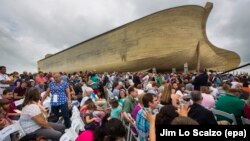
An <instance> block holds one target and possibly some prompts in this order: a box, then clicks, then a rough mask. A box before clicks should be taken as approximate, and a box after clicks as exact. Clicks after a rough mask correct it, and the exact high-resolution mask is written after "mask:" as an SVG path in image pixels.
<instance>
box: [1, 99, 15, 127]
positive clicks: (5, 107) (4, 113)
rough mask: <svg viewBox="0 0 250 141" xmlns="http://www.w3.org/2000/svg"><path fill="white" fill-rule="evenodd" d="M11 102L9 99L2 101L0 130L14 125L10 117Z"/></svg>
mask: <svg viewBox="0 0 250 141" xmlns="http://www.w3.org/2000/svg"><path fill="white" fill-rule="evenodd" d="M8 108H9V101H8V100H7V99H0V129H2V128H4V127H7V126H9V125H11V124H12V121H11V119H10V118H9V117H8V112H7V111H8Z"/></svg>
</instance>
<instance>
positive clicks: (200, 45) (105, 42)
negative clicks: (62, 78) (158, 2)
mask: <svg viewBox="0 0 250 141" xmlns="http://www.w3.org/2000/svg"><path fill="white" fill-rule="evenodd" d="M212 7H213V5H212V3H207V4H206V6H205V7H201V6H196V5H187V6H181V7H175V8H170V9H166V10H163V11H160V12H157V13H154V14H151V15H149V16H146V17H143V18H141V19H139V20H136V21H133V22H131V23H128V24H125V25H123V26H121V27H118V28H116V29H113V30H111V31H108V32H106V33H103V34H101V35H98V36H96V37H94V38H91V39H89V40H86V41H84V42H82V43H79V44H77V45H74V46H72V47H70V48H68V49H66V50H63V51H60V52H58V53H56V54H53V55H50V56H48V57H45V58H44V59H42V60H39V61H38V68H39V69H40V70H41V71H45V72H51V71H52V72H55V71H62V72H74V71H84V70H93V69H95V70H97V71H98V72H104V71H107V72H113V71H120V72H125V71H140V70H146V69H150V68H156V69H157V70H161V71H166V70H171V69H172V68H176V69H177V70H183V64H184V63H188V67H189V70H194V69H196V67H197V64H200V67H205V68H208V69H213V70H219V71H224V70H227V69H231V68H234V67H237V66H238V65H239V63H240V57H239V55H237V54H236V53H234V52H232V51H228V50H225V49H221V48H218V47H216V46H214V45H213V44H211V43H210V42H209V40H208V38H207V35H206V22H207V18H208V16H209V13H210V11H211V10H212Z"/></svg>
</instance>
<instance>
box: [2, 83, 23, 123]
mask: <svg viewBox="0 0 250 141" xmlns="http://www.w3.org/2000/svg"><path fill="white" fill-rule="evenodd" d="M3 99H6V100H7V101H8V102H9V107H8V117H9V118H10V119H12V120H18V119H19V117H20V113H16V112H15V110H16V109H17V107H16V105H15V102H14V98H13V92H12V90H11V89H10V88H7V89H5V90H4V91H3Z"/></svg>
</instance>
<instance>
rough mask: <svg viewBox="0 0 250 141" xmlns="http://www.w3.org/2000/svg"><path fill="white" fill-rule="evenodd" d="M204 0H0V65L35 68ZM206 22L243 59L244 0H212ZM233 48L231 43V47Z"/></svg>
mask: <svg viewBox="0 0 250 141" xmlns="http://www.w3.org/2000/svg"><path fill="white" fill-rule="evenodd" d="M206 2H207V1H205V0H200V1H197V0H186V1H185V0H183V1H173V0H164V1H163V0H154V1H152V0H105V1H104V0H84V1H83V0H74V1H68V0H60V1H57V0H37V1H34V0H24V1H15V0H1V1H0V42H1V44H0V49H1V55H0V65H2V64H3V65H6V66H7V67H8V72H12V71H14V70H17V71H19V72H21V71H23V70H30V71H33V72H34V71H36V68H37V67H36V63H37V61H38V60H40V59H42V58H43V57H44V56H45V55H46V54H47V53H55V52H58V51H60V50H62V49H65V48H68V47H70V46H72V45H74V44H77V43H79V42H82V41H84V40H86V39H89V38H92V37H94V36H97V35H99V34H101V33H103V32H106V31H109V30H111V29H113V28H116V27H118V26H121V25H123V24H126V23H128V22H131V21H133V20H136V19H139V18H141V17H143V16H146V15H148V14H151V13H154V12H157V11H160V10H163V9H167V8H171V7H176V6H181V5H201V6H205V4H206ZM211 2H213V3H214V8H213V10H212V12H211V13H210V16H209V18H208V24H207V34H208V38H209V40H210V41H211V42H212V43H213V44H215V45H216V46H218V47H222V48H225V49H229V50H233V51H236V52H237V53H239V54H240V55H241V58H242V60H243V62H248V61H250V57H248V56H249V55H248V54H247V52H248V46H249V45H250V41H248V37H249V36H250V31H249V30H250V28H248V25H249V24H250V20H249V18H247V17H248V16H247V14H248V13H250V12H249V11H250V10H249V8H248V5H249V4H250V2H249V1H247V0H241V1H239V0H220V1H218V0H212V1H211ZM236 47H237V48H236Z"/></svg>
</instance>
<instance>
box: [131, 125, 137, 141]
mask: <svg viewBox="0 0 250 141" xmlns="http://www.w3.org/2000/svg"><path fill="white" fill-rule="evenodd" d="M134 126H135V125H134ZM129 132H130V133H129V135H130V136H129V141H132V138H134V139H135V140H136V141H139V138H138V135H137V134H135V133H134V132H133V131H132V128H130V130H129Z"/></svg>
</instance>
